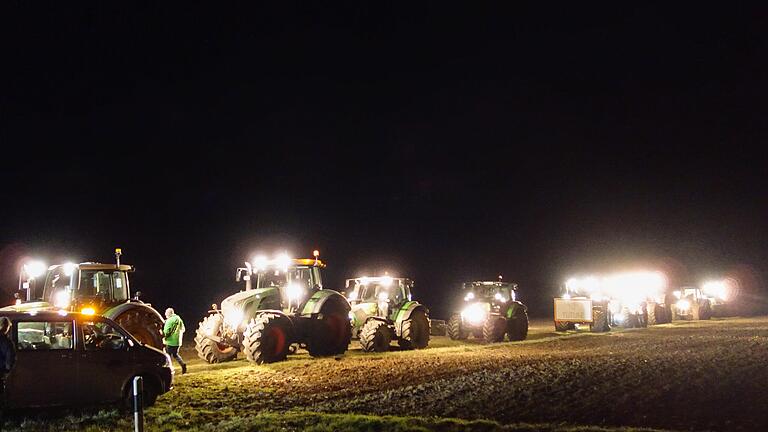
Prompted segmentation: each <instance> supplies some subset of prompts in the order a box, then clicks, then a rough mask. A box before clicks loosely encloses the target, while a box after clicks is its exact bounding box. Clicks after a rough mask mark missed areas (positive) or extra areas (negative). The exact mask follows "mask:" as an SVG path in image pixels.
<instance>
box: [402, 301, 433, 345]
mask: <svg viewBox="0 0 768 432" xmlns="http://www.w3.org/2000/svg"><path fill="white" fill-rule="evenodd" d="M397 344H398V345H400V347H401V348H405V349H423V348H426V347H427V345H429V318H427V314H426V312H424V311H423V310H421V309H416V310H415V311H413V312H412V313H411V317H410V318H408V319H407V320H405V321H403V328H402V332H401V333H400V339H398V340H397Z"/></svg>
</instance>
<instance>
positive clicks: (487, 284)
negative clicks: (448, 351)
mask: <svg viewBox="0 0 768 432" xmlns="http://www.w3.org/2000/svg"><path fill="white" fill-rule="evenodd" d="M516 291H517V284H515V283H509V282H502V281H501V280H499V281H476V282H465V283H464V284H462V293H463V294H464V301H463V308H462V310H461V312H460V313H454V314H452V315H451V317H450V319H449V320H448V325H447V333H448V336H449V337H450V338H451V339H453V340H463V339H467V337H469V335H472V336H474V337H475V338H476V339H481V340H484V341H485V342H502V341H504V336H505V335H507V337H508V338H509V340H510V341H521V340H525V338H526V337H528V308H527V307H526V306H525V305H524V304H522V303H521V302H519V301H518V300H517V298H516V297H517V295H516Z"/></svg>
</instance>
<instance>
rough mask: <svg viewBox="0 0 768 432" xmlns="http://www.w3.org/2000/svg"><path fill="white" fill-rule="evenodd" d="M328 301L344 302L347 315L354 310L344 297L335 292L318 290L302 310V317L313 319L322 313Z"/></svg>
mask: <svg viewBox="0 0 768 432" xmlns="http://www.w3.org/2000/svg"><path fill="white" fill-rule="evenodd" d="M328 301H338V302H343V303H342V304H344V305H346V311H345V312H347V313H348V312H349V311H350V310H352V307H351V306H349V302H348V301H347V299H346V298H344V296H342V295H341V294H339V293H338V292H336V291H334V290H329V289H323V290H317V291H315V292H314V293H313V294H312V296H311V297H310V298H309V300H307V302H306V303H305V304H304V307H303V308H301V314H300V315H301V316H302V317H304V318H311V317H312V316H313V315H316V314H318V313H320V311H321V310H322V309H323V305H324V304H326V303H327V302H328Z"/></svg>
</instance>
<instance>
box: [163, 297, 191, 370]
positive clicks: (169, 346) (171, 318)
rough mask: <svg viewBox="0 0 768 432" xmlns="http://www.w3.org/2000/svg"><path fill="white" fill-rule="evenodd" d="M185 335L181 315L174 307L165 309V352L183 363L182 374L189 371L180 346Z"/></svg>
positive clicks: (180, 363)
mask: <svg viewBox="0 0 768 432" xmlns="http://www.w3.org/2000/svg"><path fill="white" fill-rule="evenodd" d="M183 337H184V321H182V320H181V317H180V316H178V315H176V313H175V312H174V311H173V308H168V309H166V310H165V325H164V326H163V344H165V352H167V353H168V355H169V356H171V357H173V358H175V359H176V361H177V362H179V365H181V373H182V375H183V374H185V373H187V364H186V363H184V359H182V358H181V355H179V348H180V347H181V340H182V338H183Z"/></svg>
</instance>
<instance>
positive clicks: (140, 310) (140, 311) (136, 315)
mask: <svg viewBox="0 0 768 432" xmlns="http://www.w3.org/2000/svg"><path fill="white" fill-rule="evenodd" d="M114 320H115V322H116V323H118V324H120V326H121V327H122V328H124V329H125V330H126V331H127V332H128V333H130V334H131V336H133V337H135V338H136V340H138V341H139V342H141V343H143V344H145V345H149V346H151V347H153V348H157V349H159V350H162V349H163V321H162V320H161V319H160V317H158V316H157V314H155V313H153V311H152V310H151V309H149V308H146V307H143V306H142V307H134V308H132V309H128V310H126V311H125V312H123V313H121V314H120V315H118V316H116V317H115V318H114Z"/></svg>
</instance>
